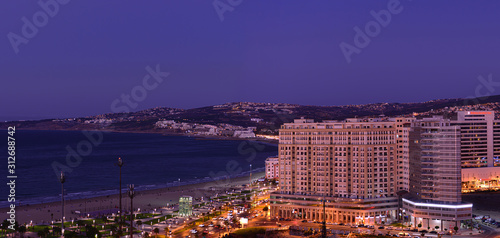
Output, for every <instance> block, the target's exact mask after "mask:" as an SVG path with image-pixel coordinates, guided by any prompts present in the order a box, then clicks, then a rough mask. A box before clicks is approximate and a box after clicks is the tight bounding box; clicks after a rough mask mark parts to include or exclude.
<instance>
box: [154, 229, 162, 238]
mask: <svg viewBox="0 0 500 238" xmlns="http://www.w3.org/2000/svg"><path fill="white" fill-rule="evenodd" d="M153 232H154V233H155V234H156V235H155V237H156V236H157V235H158V233H160V229H158V227H155V229H153Z"/></svg>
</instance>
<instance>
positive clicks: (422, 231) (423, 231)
mask: <svg viewBox="0 0 500 238" xmlns="http://www.w3.org/2000/svg"><path fill="white" fill-rule="evenodd" d="M420 232H421V233H427V232H428V231H427V230H421V231H420Z"/></svg>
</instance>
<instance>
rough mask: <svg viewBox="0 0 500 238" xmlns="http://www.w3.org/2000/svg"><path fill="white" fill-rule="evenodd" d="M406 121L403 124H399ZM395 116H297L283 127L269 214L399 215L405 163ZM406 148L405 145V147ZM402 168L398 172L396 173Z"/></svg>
mask: <svg viewBox="0 0 500 238" xmlns="http://www.w3.org/2000/svg"><path fill="white" fill-rule="evenodd" d="M400 124H403V123H400ZM397 125H398V123H396V121H389V120H382V119H378V118H374V119H368V120H360V119H348V120H346V121H345V122H336V121H324V122H321V123H315V122H314V121H313V120H309V119H297V120H295V121H294V123H286V124H284V125H283V126H282V127H281V129H280V145H279V170H280V171H279V173H280V176H279V191H278V192H276V193H274V194H271V214H272V215H273V216H278V217H284V218H300V219H308V220H322V219H321V218H322V217H321V216H322V214H323V207H322V206H319V204H321V201H323V200H324V201H325V217H326V220H327V221H329V222H339V223H340V222H343V223H359V222H361V223H365V224H368V223H375V222H377V223H381V222H390V221H391V220H393V219H395V218H396V214H397V207H398V197H397V191H398V189H399V187H404V183H402V182H403V181H399V178H400V177H404V166H403V164H400V165H401V166H400V167H401V168H399V167H398V163H397V152H398V146H399V145H401V146H402V145H403V143H399V141H400V140H398V130H399V129H401V130H407V128H404V127H397ZM401 149H402V147H401ZM398 173H400V174H398Z"/></svg>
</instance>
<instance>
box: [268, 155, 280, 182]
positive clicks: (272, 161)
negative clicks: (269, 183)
mask: <svg viewBox="0 0 500 238" xmlns="http://www.w3.org/2000/svg"><path fill="white" fill-rule="evenodd" d="M265 163H266V168H265V169H266V179H278V178H279V158H278V157H269V158H267V159H266V161H265Z"/></svg>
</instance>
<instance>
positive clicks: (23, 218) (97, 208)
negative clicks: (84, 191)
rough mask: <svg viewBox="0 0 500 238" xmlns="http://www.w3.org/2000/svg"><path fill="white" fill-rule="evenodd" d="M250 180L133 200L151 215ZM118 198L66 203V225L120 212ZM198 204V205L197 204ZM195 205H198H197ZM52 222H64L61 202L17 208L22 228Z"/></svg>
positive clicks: (125, 204) (126, 203)
mask: <svg viewBox="0 0 500 238" xmlns="http://www.w3.org/2000/svg"><path fill="white" fill-rule="evenodd" d="M261 177H264V172H259V173H255V174H254V176H252V178H253V179H257V178H261ZM248 180H249V177H247V176H245V177H237V178H231V179H225V180H218V181H212V182H206V183H200V184H191V185H184V186H178V187H170V188H162V189H154V190H146V191H138V192H136V196H135V197H134V200H133V206H134V209H135V208H141V211H149V210H153V209H155V208H160V207H164V206H167V204H175V203H178V201H179V197H180V196H182V195H189V196H192V197H193V198H194V199H200V198H201V197H204V198H207V197H210V196H213V195H215V194H217V193H225V192H226V191H229V189H230V188H231V187H240V188H241V185H243V184H248ZM118 197H119V195H118V194H115V195H109V196H103V197H95V198H88V199H75V200H70V201H65V217H66V221H71V220H72V219H75V218H79V217H81V216H85V214H87V213H91V214H96V213H98V212H105V213H111V212H116V211H117V210H118V209H117V207H118V204H119V202H118V200H119V199H118ZM196 202H197V201H196ZM196 202H195V203H196ZM128 209H130V198H129V197H128V195H127V194H126V193H124V194H122V210H123V211H127V210H128ZM8 211H9V208H1V209H0V219H1V220H4V219H7V218H8V217H7V216H8V214H7V212H8ZM52 214H53V219H54V220H56V219H60V218H61V202H52V203H44V204H33V205H23V206H18V207H16V220H17V222H19V224H24V223H27V224H29V223H30V222H31V221H32V222H33V224H43V223H45V224H48V223H50V222H51V221H52Z"/></svg>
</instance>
